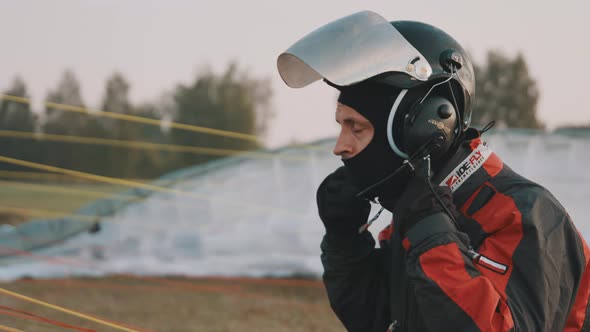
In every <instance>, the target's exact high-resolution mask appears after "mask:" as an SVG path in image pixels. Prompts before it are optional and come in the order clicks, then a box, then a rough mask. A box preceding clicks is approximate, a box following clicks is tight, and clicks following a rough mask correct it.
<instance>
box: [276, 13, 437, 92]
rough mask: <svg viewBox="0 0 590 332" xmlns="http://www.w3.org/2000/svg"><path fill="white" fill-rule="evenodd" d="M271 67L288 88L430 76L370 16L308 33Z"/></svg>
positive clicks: (407, 47)
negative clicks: (389, 75) (386, 76)
mask: <svg viewBox="0 0 590 332" xmlns="http://www.w3.org/2000/svg"><path fill="white" fill-rule="evenodd" d="M277 67H278V69H279V74H280V75H281V77H282V79H283V80H284V81H285V83H286V84H287V85H288V86H290V87H293V88H302V87H304V86H307V85H309V84H310V83H313V82H315V81H317V80H320V79H322V78H323V79H326V80H328V81H330V82H332V83H334V84H336V85H339V86H347V85H351V84H355V83H358V82H361V81H364V80H366V79H368V78H371V77H373V76H376V75H379V74H383V73H392V72H393V73H400V74H402V73H403V74H405V75H407V76H405V75H404V76H405V77H407V78H408V79H409V80H412V81H426V80H428V78H429V77H430V76H431V75H432V68H431V67H430V65H429V63H428V61H427V60H426V58H425V57H424V56H423V55H422V54H420V52H418V50H417V49H416V48H414V46H412V44H410V43H409V42H408V41H407V40H406V39H405V38H404V37H403V36H402V34H401V33H400V32H399V31H398V30H397V29H396V28H395V27H393V25H391V24H390V23H389V22H388V21H387V20H386V19H384V18H383V17H381V16H379V15H378V14H376V13H373V12H370V11H362V12H359V13H356V14H352V15H350V16H347V17H344V18H341V19H338V20H336V21H333V22H331V23H328V24H326V25H324V26H322V27H320V28H319V29H317V30H315V31H313V32H311V33H310V34H308V35H307V36H305V37H303V38H302V39H301V40H299V41H298V42H296V43H295V44H293V46H291V47H289V49H287V51H285V52H284V53H282V54H281V55H279V58H278V60H277ZM416 83H418V82H416Z"/></svg>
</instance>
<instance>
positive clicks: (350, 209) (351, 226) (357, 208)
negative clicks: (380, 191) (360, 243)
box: [316, 166, 371, 235]
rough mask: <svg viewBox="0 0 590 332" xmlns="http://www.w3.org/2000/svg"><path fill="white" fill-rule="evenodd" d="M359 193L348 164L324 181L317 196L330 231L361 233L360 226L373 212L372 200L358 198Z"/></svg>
mask: <svg viewBox="0 0 590 332" xmlns="http://www.w3.org/2000/svg"><path fill="white" fill-rule="evenodd" d="M358 192H359V190H358V189H357V188H356V187H355V186H354V185H353V184H352V182H351V181H350V175H349V173H348V171H347V170H346V168H345V167H344V166H341V167H340V168H338V169H337V170H336V171H335V172H334V173H332V174H330V175H328V176H327V177H326V179H324V181H323V182H322V183H321V184H320V186H319V188H318V191H317V195H316V198H317V203H318V212H319V215H320V219H321V220H322V222H323V223H324V226H325V227H326V233H331V234H339V235H354V234H357V233H358V229H359V227H360V226H361V225H363V224H364V223H365V222H366V221H367V218H368V217H369V213H370V212H371V204H370V203H369V201H367V200H365V199H363V198H357V197H355V196H356V194H357V193H358Z"/></svg>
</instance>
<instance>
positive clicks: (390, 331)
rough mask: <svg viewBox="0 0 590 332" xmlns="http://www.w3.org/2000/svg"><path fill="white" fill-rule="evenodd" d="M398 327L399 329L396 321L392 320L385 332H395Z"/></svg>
mask: <svg viewBox="0 0 590 332" xmlns="http://www.w3.org/2000/svg"><path fill="white" fill-rule="evenodd" d="M398 327H399V322H398V321H397V320H394V321H393V322H391V324H390V325H389V328H387V332H393V331H395V330H397V328H398Z"/></svg>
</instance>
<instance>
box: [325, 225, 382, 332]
mask: <svg viewBox="0 0 590 332" xmlns="http://www.w3.org/2000/svg"><path fill="white" fill-rule="evenodd" d="M321 249H322V256H321V258H322V264H323V266H324V275H323V279H324V284H325V286H326V290H327V293H328V298H329V299H330V305H331V307H332V310H333V311H334V313H336V315H337V316H338V318H339V319H340V321H341V322H342V324H343V325H344V326H345V327H346V329H347V330H348V331H351V332H357V331H358V332H361V331H362V332H371V331H375V332H384V331H386V330H387V327H388V325H389V320H390V319H389V293H388V283H387V276H386V274H387V273H388V272H386V271H385V268H384V266H385V264H384V263H385V262H384V261H383V260H384V259H386V258H385V256H386V255H385V253H384V252H383V251H382V250H381V249H375V240H374V239H373V237H372V235H371V233H369V232H364V233H362V234H360V235H351V236H350V237H340V236H334V235H332V234H327V235H325V236H324V239H323V241H322V244H321Z"/></svg>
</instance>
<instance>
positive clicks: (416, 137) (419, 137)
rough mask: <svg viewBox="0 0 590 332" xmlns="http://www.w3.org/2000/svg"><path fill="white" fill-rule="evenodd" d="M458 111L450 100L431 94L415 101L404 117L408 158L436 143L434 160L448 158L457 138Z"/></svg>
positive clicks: (403, 141) (404, 145) (432, 155)
mask: <svg viewBox="0 0 590 332" xmlns="http://www.w3.org/2000/svg"><path fill="white" fill-rule="evenodd" d="M456 127H457V111H456V110H455V108H454V107H453V104H452V103H451V102H450V101H449V100H448V99H446V98H443V97H441V96H436V95H431V96H429V97H428V98H426V100H424V101H423V102H422V103H420V102H419V101H418V102H415V103H414V104H413V105H412V106H411V108H410V111H409V112H408V113H407V115H406V116H405V117H404V121H403V129H402V133H403V138H402V145H403V148H404V151H405V152H406V153H407V154H408V155H413V154H414V153H416V151H417V150H418V149H419V148H420V147H422V146H423V145H424V144H426V143H427V142H428V141H429V140H433V150H432V152H431V157H432V159H436V158H437V157H439V156H442V155H444V154H445V153H446V152H447V151H448V150H449V149H450V148H451V146H452V144H453V141H454V139H455V135H456Z"/></svg>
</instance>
